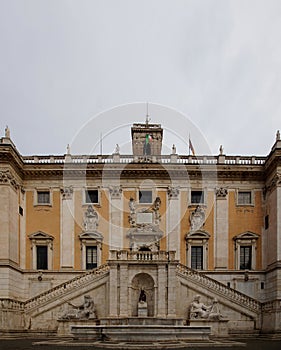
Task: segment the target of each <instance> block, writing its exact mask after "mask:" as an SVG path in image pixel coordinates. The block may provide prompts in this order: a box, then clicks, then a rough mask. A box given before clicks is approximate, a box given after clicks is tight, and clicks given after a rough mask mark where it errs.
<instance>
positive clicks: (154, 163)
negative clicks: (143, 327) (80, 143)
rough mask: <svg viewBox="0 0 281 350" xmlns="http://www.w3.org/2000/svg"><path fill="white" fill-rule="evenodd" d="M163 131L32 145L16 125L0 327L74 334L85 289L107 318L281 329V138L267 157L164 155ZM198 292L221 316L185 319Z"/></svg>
mask: <svg viewBox="0 0 281 350" xmlns="http://www.w3.org/2000/svg"><path fill="white" fill-rule="evenodd" d="M147 135H148V136H149V135H150V136H151V138H150V137H147ZM162 137H163V130H162V128H161V126H160V125H159V124H149V123H148V122H147V123H146V124H134V126H133V128H132V142H133V153H134V154H133V155H122V154H120V148H119V146H118V149H117V150H116V151H115V153H114V154H112V155H109V156H106V157H105V156H104V157H101V156H89V157H85V156H76V155H71V154H70V150H69V151H68V152H67V154H66V155H65V156H50V157H48V156H32V157H26V156H22V155H21V154H20V153H19V152H18V150H17V149H16V147H15V145H14V143H13V142H12V141H11V139H10V132H8V133H7V132H6V135H5V137H3V138H2V139H1V141H0V199H1V203H2V208H1V212H0V230H1V231H0V283H1V291H0V316H1V317H0V322H1V323H0V329H1V330H3V331H7V332H8V331H12V330H13V331H14V330H18V331H23V330H25V331H26V330H38V331H52V332H59V333H60V334H66V333H67V331H66V329H68V330H69V329H70V328H69V327H68V326H67V325H65V324H64V323H63V321H62V320H61V317H62V315H63V314H65V312H66V310H67V307H68V303H71V304H73V305H79V304H81V302H82V301H83V298H84V297H85V296H86V295H87V296H89V297H90V298H91V300H93V301H94V303H95V308H96V309H95V310H96V314H97V318H98V319H99V322H101V323H104V324H115V325H121V324H126V323H127V324H130V323H134V322H135V319H136V318H139V320H138V322H140V320H141V319H143V320H142V321H141V322H148V321H147V319H148V320H149V322H151V323H153V322H154V323H155V322H156V320H158V321H159V322H160V323H161V324H167V323H165V322H168V320H172V321H171V322H173V323H174V324H177V325H179V326H180V325H186V324H191V323H193V324H194V323H195V324H196V323H197V324H198V325H199V324H200V326H202V325H206V323H208V322H209V323H210V322H216V324H215V323H213V330H212V332H213V334H214V335H216V336H218V335H221V336H222V335H223V336H226V335H227V334H228V332H230V333H238V332H247V333H252V332H256V331H257V330H258V331H260V332H267V333H269V332H273V333H276V332H280V331H281V326H280V324H281V323H280V320H281V311H280V310H281V308H280V303H281V287H280V286H281V263H280V262H281V238H280V237H281V223H280V220H279V218H280V214H281V213H280V212H279V211H280V208H281V180H280V179H281V141H280V140H279V139H276V142H275V144H274V145H273V147H272V150H271V152H270V154H269V155H268V156H265V157H240V156H237V157H235V156H227V155H223V154H220V155H218V156H197V157H196V156H190V155H189V156H188V155H186V156H185V155H182V156H181V155H177V154H176V150H175V147H174V148H173V151H172V154H171V155H161V146H162ZM149 142H151V145H150V153H149V154H145V155H144V154H143V153H142V152H143V150H144V147H145V144H146V145H147V144H148V143H149ZM147 149H148V148H146V150H147ZM221 153H222V152H221ZM187 179H188V181H187ZM141 290H143V291H144V292H145V295H146V301H145V303H146V304H147V309H146V310H142V311H141V315H140V314H139V312H140V310H139V305H138V304H139V295H140V291H141ZM196 295H200V296H201V297H202V299H203V300H205V302H206V304H210V303H211V302H212V300H213V299H216V300H217V301H218V304H219V306H220V312H221V314H222V315H223V316H224V319H222V320H206V319H204V320H198V319H193V320H191V319H189V314H188V308H189V305H190V303H191V302H192V300H193V299H194V297H195V296H196ZM142 306H144V305H143V304H142ZM144 313H147V317H146V316H145V315H144ZM73 322H74V321H73ZM81 322H82V321H81ZM83 322H84V323H85V322H87V319H86V320H83ZM89 322H90V323H93V324H94V323H95V322H96V321H95V320H91V321H89ZM169 322H170V321H169ZM75 325H76V326H77V320H75V322H74V323H73V327H74V326H75ZM80 325H81V324H80ZM167 325H168V324H167ZM208 325H209V324H208Z"/></svg>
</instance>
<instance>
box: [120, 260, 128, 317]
mask: <svg viewBox="0 0 281 350" xmlns="http://www.w3.org/2000/svg"><path fill="white" fill-rule="evenodd" d="M119 272H120V278H119V280H120V316H121V317H122V316H123V317H128V299H129V298H128V296H129V295H128V265H127V264H125V265H120V270H119Z"/></svg>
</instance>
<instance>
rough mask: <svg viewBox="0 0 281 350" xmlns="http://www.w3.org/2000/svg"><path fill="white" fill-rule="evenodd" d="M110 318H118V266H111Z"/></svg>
mask: <svg viewBox="0 0 281 350" xmlns="http://www.w3.org/2000/svg"><path fill="white" fill-rule="evenodd" d="M109 316H111V317H117V316H118V270H117V264H112V265H111V266H110V274H109Z"/></svg>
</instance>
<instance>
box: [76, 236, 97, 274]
mask: <svg viewBox="0 0 281 350" xmlns="http://www.w3.org/2000/svg"><path fill="white" fill-rule="evenodd" d="M79 238H80V243H81V268H82V270H86V247H97V267H99V266H100V265H101V254H102V242H101V241H100V240H97V239H96V238H92V237H90V236H88V235H87V233H84V234H81V235H80V237H79Z"/></svg>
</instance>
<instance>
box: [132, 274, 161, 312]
mask: <svg viewBox="0 0 281 350" xmlns="http://www.w3.org/2000/svg"><path fill="white" fill-rule="evenodd" d="M141 289H143V290H144V291H145V294H146V302H147V311H148V316H149V317H153V316H154V309H155V308H154V306H155V305H154V303H155V301H154V299H155V298H154V280H153V278H152V277H151V276H150V275H149V274H148V273H143V272H142V273H138V274H137V275H135V276H134V278H133V279H132V303H131V305H132V306H131V307H132V310H131V312H132V316H138V301H139V296H140V291H141Z"/></svg>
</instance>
